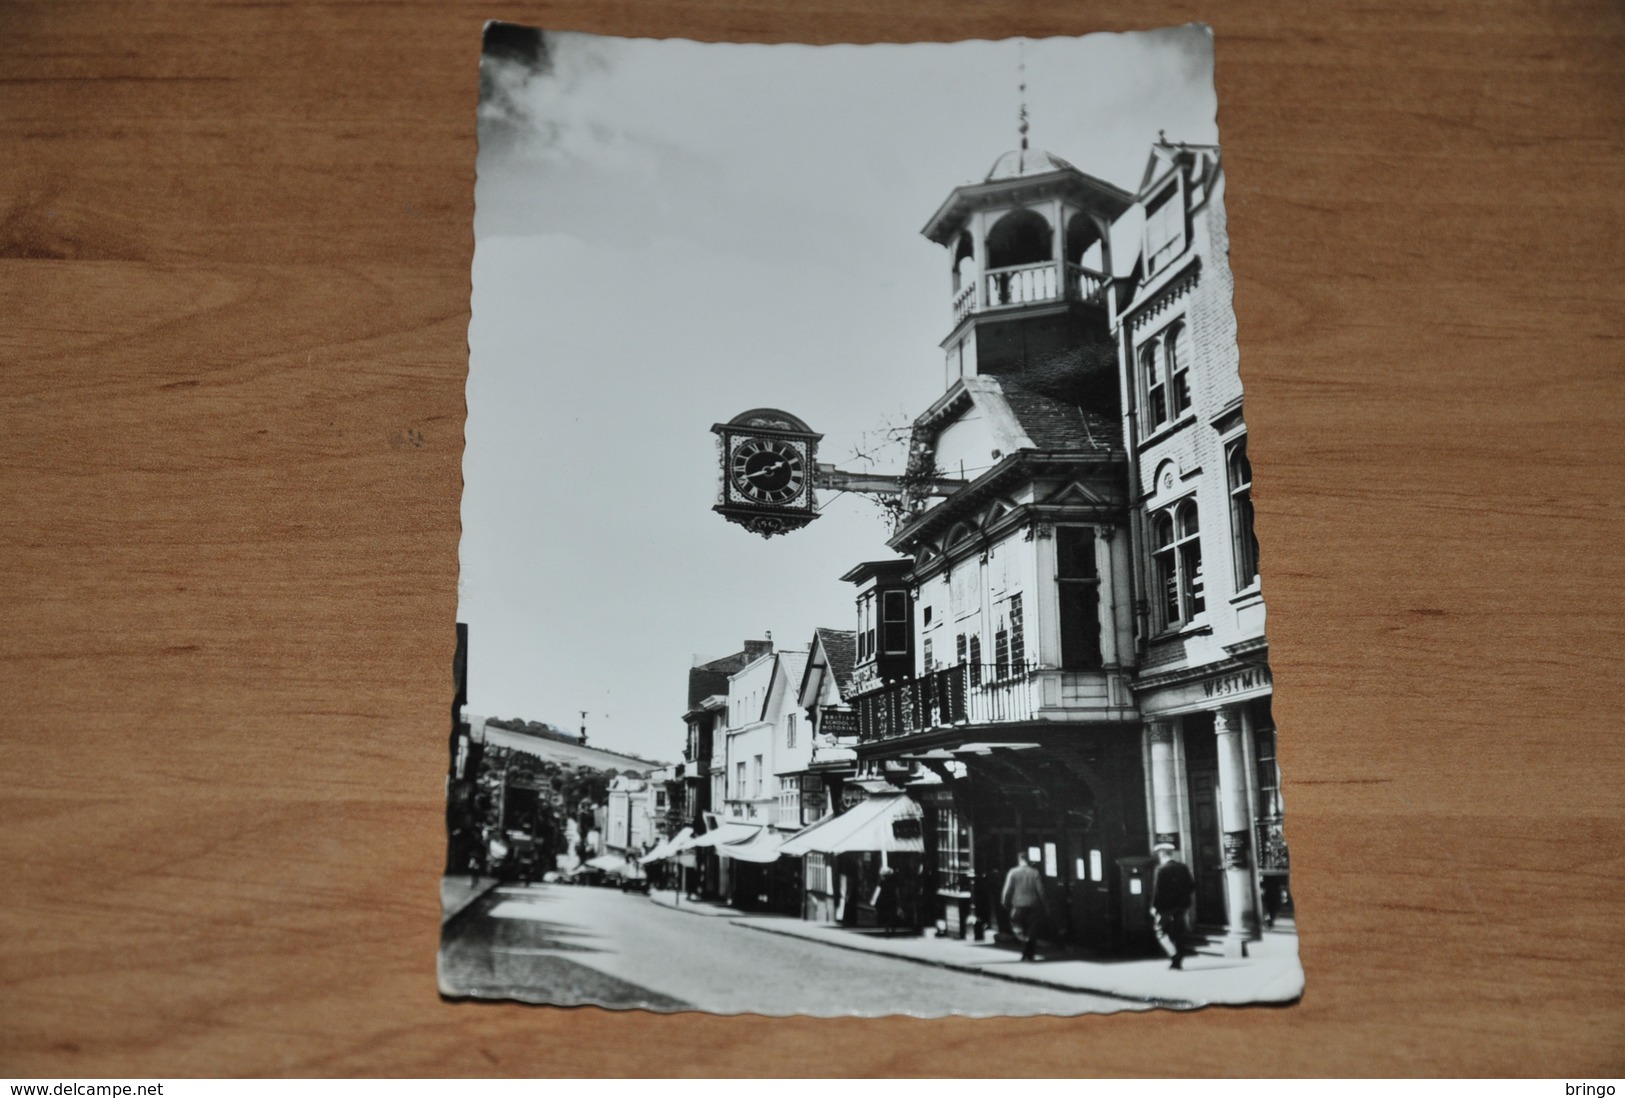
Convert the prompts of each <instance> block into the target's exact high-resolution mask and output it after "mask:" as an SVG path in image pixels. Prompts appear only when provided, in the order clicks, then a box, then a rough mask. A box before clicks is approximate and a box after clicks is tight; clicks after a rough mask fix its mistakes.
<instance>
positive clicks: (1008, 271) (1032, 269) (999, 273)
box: [987, 263, 1060, 306]
mask: <svg viewBox="0 0 1625 1098" xmlns="http://www.w3.org/2000/svg"><path fill="white" fill-rule="evenodd" d="M1058 296H1060V295H1059V293H1058V291H1057V289H1056V286H1055V264H1054V263H1033V264H1030V265H1028V266H1026V267H1004V268H1001V269H999V270H996V271H989V272H987V303H988V304H989V305H993V306H998V305H1026V304H1028V303H1030V302H1034V301H1054V300H1055V299H1056V298H1057V297H1058Z"/></svg>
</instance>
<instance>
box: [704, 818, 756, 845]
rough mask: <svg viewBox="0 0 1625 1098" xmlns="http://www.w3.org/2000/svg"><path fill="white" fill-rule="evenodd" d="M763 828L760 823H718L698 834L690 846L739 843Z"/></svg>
mask: <svg viewBox="0 0 1625 1098" xmlns="http://www.w3.org/2000/svg"><path fill="white" fill-rule="evenodd" d="M760 830H762V827H761V825H760V824H740V823H725V824H718V825H717V826H716V827H715V828H713V829H712V830H710V831H707V832H706V833H705V834H704V835H699V836H696V837H695V838H694V839H693V840H691V841H690V842H689V844H688V845H689V846H721V845H722V844H723V843H739V842H744V841H745V840H746V839H751V838H754V837H755V836H756V833H757V832H758V831H760Z"/></svg>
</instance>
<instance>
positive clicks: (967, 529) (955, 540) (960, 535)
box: [942, 522, 977, 549]
mask: <svg viewBox="0 0 1625 1098" xmlns="http://www.w3.org/2000/svg"><path fill="white" fill-rule="evenodd" d="M976 532H977V531H976V527H975V526H973V525H971V524H970V523H968V522H961V523H958V524H956V525H955V526H954V527H953V528H952V529H950V530H949V531H948V536H947V537H945V538H943V539H942V546H943V548H944V549H952V548H953V547H954V546H956V545H959V544H962V543H963V542H966V541H969V540H970V539H971V538H973V537H975V536H976Z"/></svg>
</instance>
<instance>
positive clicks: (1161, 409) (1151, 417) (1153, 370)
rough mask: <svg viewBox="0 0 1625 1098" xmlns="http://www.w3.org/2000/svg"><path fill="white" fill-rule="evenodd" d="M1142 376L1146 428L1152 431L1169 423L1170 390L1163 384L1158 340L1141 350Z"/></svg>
mask: <svg viewBox="0 0 1625 1098" xmlns="http://www.w3.org/2000/svg"><path fill="white" fill-rule="evenodd" d="M1140 376H1141V377H1143V378H1144V379H1145V428H1146V430H1147V431H1151V430H1154V429H1155V428H1157V427H1160V426H1162V424H1164V423H1166V422H1167V421H1168V388H1167V386H1166V385H1164V384H1163V373H1162V363H1161V362H1160V361H1159V360H1158V357H1157V341H1156V340H1152V341H1151V342H1150V343H1147V344H1146V345H1145V346H1144V347H1141V348H1140Z"/></svg>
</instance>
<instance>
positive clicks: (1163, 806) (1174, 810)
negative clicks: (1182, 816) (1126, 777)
mask: <svg viewBox="0 0 1625 1098" xmlns="http://www.w3.org/2000/svg"><path fill="white" fill-rule="evenodd" d="M1145 738H1146V742H1147V743H1149V744H1150V745H1151V842H1152V844H1153V845H1154V844H1156V843H1173V844H1174V845H1175V846H1178V845H1179V832H1180V826H1179V769H1178V767H1176V766H1175V765H1174V726H1173V725H1172V724H1170V723H1169V722H1168V721H1151V722H1149V723H1147V724H1146V726H1145Z"/></svg>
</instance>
